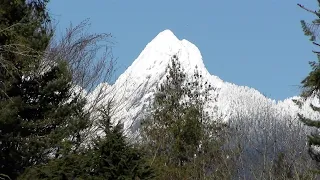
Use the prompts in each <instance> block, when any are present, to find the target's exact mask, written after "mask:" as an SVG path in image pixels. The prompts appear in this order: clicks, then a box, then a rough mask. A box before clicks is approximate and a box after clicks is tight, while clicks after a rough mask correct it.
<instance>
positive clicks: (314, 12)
mask: <svg viewBox="0 0 320 180" xmlns="http://www.w3.org/2000/svg"><path fill="white" fill-rule="evenodd" d="M297 5H298V6H299V7H301V8H302V9H304V10H306V11H308V12H311V13H312V14H315V15H316V16H318V17H320V14H319V13H318V12H317V11H312V10H310V9H307V8H306V7H304V6H303V5H301V4H299V3H298V4H297Z"/></svg>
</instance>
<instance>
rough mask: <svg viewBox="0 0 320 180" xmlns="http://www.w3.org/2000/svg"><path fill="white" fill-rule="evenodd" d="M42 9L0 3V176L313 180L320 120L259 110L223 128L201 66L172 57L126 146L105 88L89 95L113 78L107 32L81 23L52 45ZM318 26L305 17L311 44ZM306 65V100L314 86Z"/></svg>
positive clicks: (40, 1)
mask: <svg viewBox="0 0 320 180" xmlns="http://www.w3.org/2000/svg"><path fill="white" fill-rule="evenodd" d="M47 4H48V0H29V1H24V0H12V1H6V0H0V179H12V180H13V179H62V180H63V179H110V180H111V179H112V180H113V179H172V180H175V179H199V180H204V179H219V180H220V179H317V178H318V173H319V171H318V170H319V166H318V162H320V155H319V153H318V151H317V150H316V148H315V147H316V146H317V145H320V140H319V139H320V137H319V135H317V134H312V135H310V136H307V135H308V134H309V132H310V128H308V126H313V127H316V128H319V127H320V125H319V123H318V121H313V120H311V119H307V118H306V117H303V115H299V117H300V118H301V122H300V121H299V120H296V119H292V117H289V116H288V117H281V118H279V116H276V114H275V113H274V110H273V109H272V107H268V106H263V107H262V106H261V107H258V108H257V110H256V111H255V112H252V113H251V115H250V116H244V115H243V114H241V113H240V114H238V115H234V116H233V118H232V119H230V120H229V121H228V122H223V118H219V117H217V116H214V113H215V112H214V111H213V110H210V111H207V110H208V102H211V103H213V104H214V101H215V100H214V99H212V96H211V92H212V91H214V88H213V87H212V86H211V84H210V83H209V82H203V79H202V75H201V72H200V71H198V69H197V67H195V71H194V74H193V75H192V76H188V75H187V74H185V73H184V71H183V69H182V68H181V66H180V63H179V57H178V56H177V55H174V56H172V57H171V61H170V64H169V65H168V67H167V71H166V77H165V79H164V80H163V81H162V82H161V83H159V85H158V87H157V90H156V92H155V94H154V100H153V101H152V102H151V104H150V107H149V109H148V111H147V113H146V114H145V115H144V116H143V117H144V118H143V119H142V120H141V126H140V129H139V136H138V137H137V139H135V140H134V141H132V140H131V141H129V139H128V138H127V137H126V136H125V134H124V130H123V125H122V123H121V122H114V119H113V117H112V113H111V112H112V109H113V108H114V107H115V106H116V105H115V104H113V101H109V102H103V103H102V100H104V99H105V96H106V94H105V93H104V91H103V88H102V89H101V91H100V92H98V94H95V97H96V98H95V99H89V98H88V97H89V96H88V93H87V92H91V91H92V89H93V88H95V87H96V85H98V84H99V83H102V82H106V81H108V80H109V79H110V78H111V77H112V75H113V72H114V60H113V58H112V54H111V53H110V51H108V49H107V50H106V51H105V53H104V54H103V55H102V56H101V57H99V56H98V55H99V54H100V51H99V50H101V49H106V47H108V46H109V43H110V38H111V35H110V34H86V33H85V28H86V27H87V25H88V22H87V21H84V22H83V23H81V24H80V25H78V26H76V27H70V28H69V29H67V31H66V33H65V34H64V36H62V37H61V38H60V40H58V41H57V39H56V37H55V36H54V33H55V30H54V27H53V23H52V19H51V17H50V15H49V14H48V11H47ZM300 7H302V8H304V9H306V8H305V7H303V6H301V5H300ZM306 10H308V9H306ZM308 11H310V10H308ZM310 12H312V13H314V14H315V15H317V16H318V17H320V15H319V14H318V13H317V12H314V11H310ZM318 21H319V20H318V19H317V20H316V21H314V22H313V24H307V23H306V22H304V21H302V25H303V29H304V32H305V33H306V35H311V36H312V39H311V40H312V41H315V40H316V39H317V36H316V35H317V31H315V29H316V28H315V27H317V26H318ZM314 44H316V45H318V44H317V43H314ZM315 53H318V52H315ZM318 57H319V56H318ZM311 65H312V67H313V69H312V71H311V72H310V74H309V75H308V76H307V77H306V79H305V80H304V81H303V82H302V84H303V87H304V88H305V89H304V90H303V93H302V97H303V98H308V97H311V96H312V97H314V96H317V95H318V90H319V87H320V85H319V82H320V81H319V73H318V72H319V68H318V67H319V65H318V63H315V62H314V63H311ZM301 103H302V102H298V101H297V104H298V105H301ZM312 108H313V109H314V110H315V111H319V108H318V107H315V106H312ZM303 123H305V124H307V125H308V126H305V125H304V124H303ZM97 132H99V133H97ZM307 137H308V139H307ZM306 142H309V143H308V144H306Z"/></svg>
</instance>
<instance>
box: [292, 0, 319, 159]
mask: <svg viewBox="0 0 320 180" xmlns="http://www.w3.org/2000/svg"><path fill="white" fill-rule="evenodd" d="M318 2H319V6H320V1H319V0H318ZM298 5H299V4H298ZM299 6H300V7H302V8H304V6H302V5H299ZM304 9H305V10H307V11H309V12H312V13H313V14H315V15H316V16H317V18H316V19H315V20H314V21H313V22H312V23H306V22H305V21H301V24H302V28H303V31H304V33H305V35H306V36H310V37H311V38H310V40H311V41H312V42H313V44H315V45H317V46H320V45H319V44H318V43H317V42H316V41H317V40H318V38H319V37H318V36H319V25H320V19H319V18H320V16H319V13H320V10H318V11H311V10H308V9H306V8H304ZM313 52H314V53H315V54H317V57H318V61H317V62H316V61H313V62H309V64H310V66H311V68H312V70H311V72H310V73H309V75H308V76H307V77H306V78H305V79H304V80H303V81H302V82H301V83H302V86H303V92H302V94H301V96H302V97H303V98H304V99H306V98H309V97H316V98H319V97H320V96H319V95H320V94H319V90H320V68H319V67H320V66H319V62H320V53H319V52H317V51H313ZM295 102H296V103H297V104H298V105H299V106H301V105H302V103H301V102H299V101H295ZM310 106H311V108H312V109H313V110H314V111H318V112H320V111H319V110H320V108H319V107H315V106H314V105H312V104H310ZM299 118H300V120H301V121H302V122H303V123H305V124H306V125H307V126H310V127H314V128H316V129H319V128H320V123H319V120H314V119H309V118H306V117H304V116H303V115H301V114H299ZM308 139H309V145H310V149H309V153H310V155H311V157H312V159H314V160H316V162H320V154H319V153H318V152H315V151H314V150H313V148H312V146H313V145H316V146H320V136H319V135H318V134H316V133H315V134H311V135H310V136H308Z"/></svg>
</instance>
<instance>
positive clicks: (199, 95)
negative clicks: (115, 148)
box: [141, 55, 228, 179]
mask: <svg viewBox="0 0 320 180" xmlns="http://www.w3.org/2000/svg"><path fill="white" fill-rule="evenodd" d="M201 77H202V75H201V74H200V73H199V72H198V70H196V71H195V73H194V76H193V77H191V78H190V80H189V81H186V80H187V77H186V74H185V73H184V72H183V70H182V68H181V66H180V63H179V61H178V57H177V56H176V55H174V56H173V57H172V58H171V63H170V65H169V66H168V69H167V76H166V80H165V81H164V82H163V83H162V84H161V85H160V87H159V89H158V90H157V92H156V93H155V98H154V101H153V103H152V105H151V108H150V114H149V115H148V116H147V117H146V118H145V119H144V120H143V121H142V125H141V137H142V138H141V141H142V145H143V146H144V147H145V149H146V151H147V153H148V154H149V157H150V163H151V165H152V166H153V167H154V168H155V169H157V170H158V176H157V178H158V179H187V178H191V179H206V178H209V177H211V178H217V179H219V178H224V175H225V174H224V172H222V171H223V170H226V169H223V168H221V167H222V166H223V165H222V164H223V163H221V162H219V161H220V160H222V158H223V157H224V155H226V154H224V152H223V151H222V149H221V147H222V145H223V142H224V137H223V136H222V134H223V131H224V129H225V128H224V125H223V124H222V123H220V122H219V121H218V120H217V121H215V120H213V119H212V118H211V117H210V116H209V114H208V113H207V112H205V111H204V106H205V104H206V102H207V101H209V100H210V96H209V92H210V90H212V87H211V85H209V84H208V83H202V82H201V79H202V78H201ZM224 160H225V159H224ZM226 164H228V163H226ZM220 168H221V169H220ZM219 173H221V174H219ZM222 174H223V175H222Z"/></svg>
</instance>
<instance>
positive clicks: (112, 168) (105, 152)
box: [21, 108, 154, 180]
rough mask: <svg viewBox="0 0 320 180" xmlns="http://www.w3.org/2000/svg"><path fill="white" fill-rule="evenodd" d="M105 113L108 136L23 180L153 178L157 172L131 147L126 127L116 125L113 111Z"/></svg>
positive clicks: (31, 172)
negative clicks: (127, 138) (127, 139)
mask: <svg viewBox="0 0 320 180" xmlns="http://www.w3.org/2000/svg"><path fill="white" fill-rule="evenodd" d="M101 112H102V118H101V119H100V127H102V128H103V130H104V135H105V137H97V138H96V139H95V140H94V141H93V144H92V145H91V147H90V148H89V149H86V150H85V151H83V152H81V153H77V154H70V155H67V156H64V157H63V158H61V159H56V160H52V161H51V162H49V163H48V164H46V165H42V166H41V165H40V166H36V167H34V168H30V169H28V170H27V171H26V173H25V174H24V175H23V176H21V179H96V180H98V179H101V180H102V179H103V180H105V179H106V180H109V179H110V180H116V179H119V180H122V179H152V178H153V177H154V173H153V170H152V169H151V168H150V167H149V166H148V165H147V163H146V161H145V159H144V157H143V154H142V153H141V152H140V151H139V149H137V148H135V147H133V146H132V145H130V144H128V142H127V141H126V138H125V136H124V135H123V130H122V124H120V123H118V124H117V125H115V126H113V125H112V123H111V117H110V109H108V108H106V109H105V110H103V111H101Z"/></svg>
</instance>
